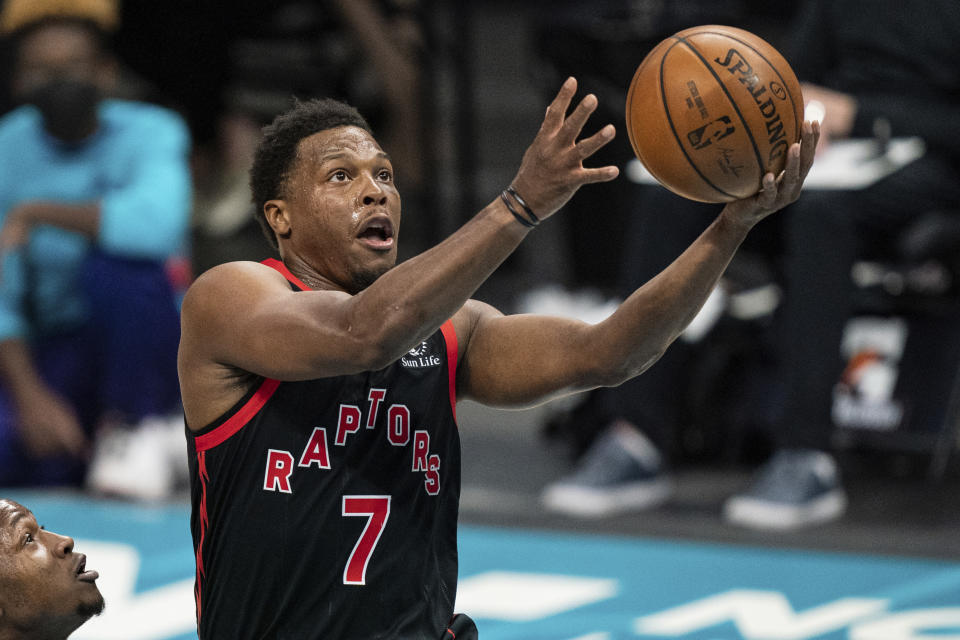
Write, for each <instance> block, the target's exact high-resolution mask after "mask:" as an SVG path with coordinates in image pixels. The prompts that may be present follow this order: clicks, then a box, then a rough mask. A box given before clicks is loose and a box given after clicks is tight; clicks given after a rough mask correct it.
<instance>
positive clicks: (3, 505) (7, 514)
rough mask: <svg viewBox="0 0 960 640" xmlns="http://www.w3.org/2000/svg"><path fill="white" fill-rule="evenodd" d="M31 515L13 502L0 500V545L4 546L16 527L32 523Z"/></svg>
mask: <svg viewBox="0 0 960 640" xmlns="http://www.w3.org/2000/svg"><path fill="white" fill-rule="evenodd" d="M33 519H34V518H33V513H32V512H31V511H30V510H29V509H27V508H26V507H24V506H23V505H21V504H18V503H16V502H14V501H13V500H6V499H0V545H3V544H6V543H7V542H9V540H10V539H11V537H12V534H13V532H14V531H16V528H17V527H18V526H22V525H23V524H25V523H29V522H30V521H32V520H33Z"/></svg>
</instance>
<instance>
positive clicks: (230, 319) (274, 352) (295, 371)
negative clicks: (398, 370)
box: [181, 263, 365, 380]
mask: <svg viewBox="0 0 960 640" xmlns="http://www.w3.org/2000/svg"><path fill="white" fill-rule="evenodd" d="M348 302H349V296H348V295H347V294H344V293H337V292H316V291H311V292H294V291H293V290H292V289H291V288H290V286H289V285H288V284H287V283H286V280H284V279H283V277H282V276H280V275H279V274H277V273H276V272H275V271H273V270H270V269H269V268H267V267H262V266H261V265H257V264H252V263H246V264H245V263H232V264H229V265H221V266H220V267H215V268H214V269H212V270H211V271H209V272H207V273H205V274H203V275H202V276H201V277H200V278H198V280H197V281H196V282H195V283H194V284H193V286H192V287H191V288H190V290H189V291H188V292H187V296H186V298H185V299H184V304H183V320H182V326H183V336H182V338H181V340H182V343H183V345H182V347H181V352H183V351H184V347H186V350H187V351H189V352H190V353H189V354H188V355H191V356H192V359H193V360H194V361H199V362H204V361H206V362H212V363H216V364H219V365H223V366H226V367H230V368H237V369H240V370H243V371H248V372H250V373H254V374H256V375H260V376H265V377H269V378H274V379H279V380H302V379H309V378H316V377H321V376H325V375H338V374H342V373H352V372H353V369H356V368H357V367H360V366H362V365H363V364H364V363H365V357H364V353H363V347H362V346H361V345H360V344H359V341H358V340H354V339H351V337H350V336H349V335H344V334H346V333H349V332H347V331H345V330H344V329H343V327H344V326H345V325H348V324H349V323H348V322H344V320H343V315H344V313H345V305H346V304H347V303H348Z"/></svg>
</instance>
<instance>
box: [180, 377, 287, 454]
mask: <svg viewBox="0 0 960 640" xmlns="http://www.w3.org/2000/svg"><path fill="white" fill-rule="evenodd" d="M279 386H280V381H279V380H274V379H273V378H266V379H265V380H264V381H263V383H262V384H261V385H260V388H259V389H257V391H256V393H254V394H253V396H252V397H251V398H250V399H249V400H247V403H246V404H245V405H243V406H242V407H240V410H239V411H237V412H236V413H235V414H233V415H232V416H230V419H229V420H227V421H226V422H224V423H223V424H222V425H220V426H219V427H217V428H216V429H214V430H213V431H210V432H209V433H205V434H203V435H202V436H197V437H196V439H195V440H194V443H195V444H196V447H197V451H198V452H200V451H206V450H207V449H213V448H214V447H215V446H217V445H218V444H221V443H223V442H224V441H226V440H227V438H229V437H230V436H232V435H234V434H235V433H236V432H238V431H240V429H242V428H243V427H244V425H246V424H247V423H248V422H250V419H251V418H253V416H255V415H256V414H257V412H258V411H260V409H262V408H263V405H265V404H267V400H269V399H270V396H272V395H273V392H274V391H276V390H277V387H279Z"/></svg>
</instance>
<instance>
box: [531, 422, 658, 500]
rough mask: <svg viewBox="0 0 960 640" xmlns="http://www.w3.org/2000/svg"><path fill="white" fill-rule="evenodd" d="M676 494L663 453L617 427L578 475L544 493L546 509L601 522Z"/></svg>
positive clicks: (626, 425)
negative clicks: (665, 470) (664, 462)
mask: <svg viewBox="0 0 960 640" xmlns="http://www.w3.org/2000/svg"><path fill="white" fill-rule="evenodd" d="M672 493H673V482H672V480H671V479H669V478H668V477H667V476H666V474H665V473H664V471H663V464H662V458H661V455H660V452H659V451H657V448H656V447H655V446H654V445H653V443H652V442H650V440H648V439H647V437H646V436H644V435H643V434H642V433H641V432H640V431H639V430H638V429H637V428H636V427H634V426H633V425H631V424H629V423H627V422H624V421H617V422H614V423H613V424H612V425H611V426H610V428H608V429H607V430H606V431H605V432H604V433H603V434H601V435H600V436H599V437H598V438H597V440H596V441H595V442H594V443H593V445H591V446H590V448H589V449H587V451H586V453H584V454H583V457H582V458H581V460H580V462H579V464H578V465H577V469H576V470H575V471H574V472H573V473H571V474H570V475H568V476H566V477H564V478H561V479H560V480H558V481H557V482H554V483H553V484H551V485H548V486H547V487H546V489H544V492H543V496H542V500H543V504H544V506H545V507H546V508H547V509H549V510H551V511H556V512H559V513H564V514H567V515H571V516H577V517H581V518H601V517H604V516H609V515H613V514H616V513H622V512H625V511H640V510H644V509H650V508H653V507H655V506H658V505H660V504H662V503H663V502H664V501H666V500H667V499H668V498H669V497H670V495H671V494H672Z"/></svg>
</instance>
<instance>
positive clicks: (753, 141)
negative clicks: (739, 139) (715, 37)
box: [677, 38, 766, 177]
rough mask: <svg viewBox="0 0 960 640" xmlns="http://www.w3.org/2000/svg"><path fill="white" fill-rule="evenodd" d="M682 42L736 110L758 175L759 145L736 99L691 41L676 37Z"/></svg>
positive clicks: (761, 172) (759, 161)
mask: <svg viewBox="0 0 960 640" xmlns="http://www.w3.org/2000/svg"><path fill="white" fill-rule="evenodd" d="M677 39H678V40H680V41H681V42H683V44H685V45H687V47H688V48H689V49H690V51H692V52H693V54H694V55H695V56H697V57H698V58H699V59H700V62H702V63H703V66H705V67H706V68H707V71H709V72H710V75H712V76H713V78H714V79H715V80H716V81H717V84H719V85H720V89H721V90H722V91H723V93H724V95H726V96H727V100H729V101H730V106H732V107H733V110H734V111H736V112H737V117H738V118H740V123H741V124H742V125H743V130H744V131H745V132H746V134H747V137H748V138H750V146H752V147H753V153H754V155H756V157H757V168H758V169H759V170H760V176H761V177H763V175H764V174H765V173H766V171H764V168H763V156H761V155H760V147H758V146H757V141H756V139H754V137H753V132H752V131H750V127H749V126H748V125H747V121H746V120H745V119H744V117H743V113H741V112H740V106H739V105H738V104H737V101H736V100H734V99H733V96H732V95H730V92H729V91H728V90H727V85H725V84H723V80H721V79H720V76H719V75H717V72H716V71H714V70H713V67H711V66H710V63H709V62H707V59H706V58H704V57H703V55H701V54H700V52H699V51H697V48H696V47H694V46H693V45H692V44H691V43H689V42H687V39H686V38H677Z"/></svg>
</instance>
